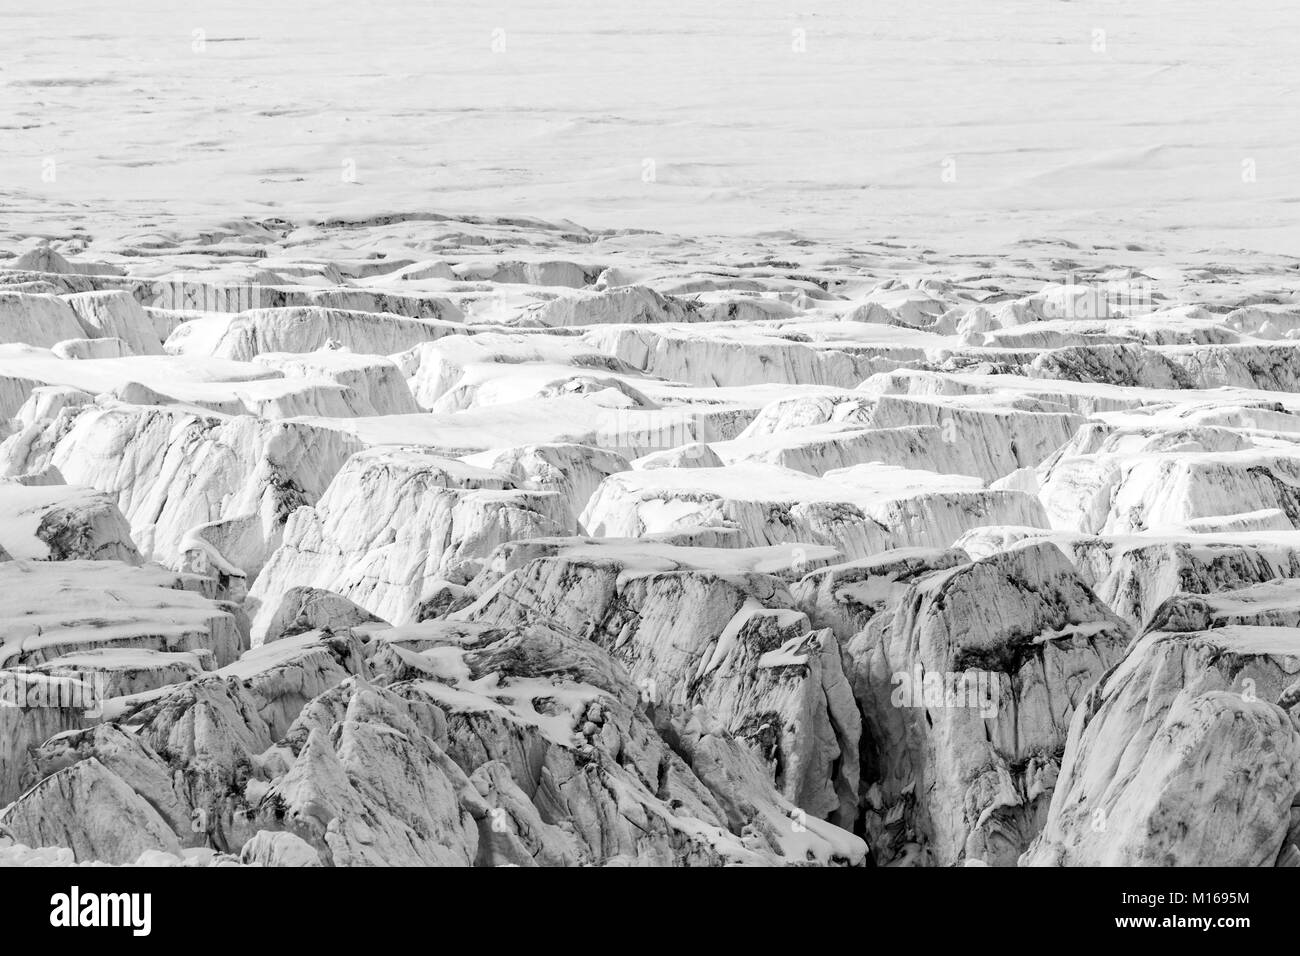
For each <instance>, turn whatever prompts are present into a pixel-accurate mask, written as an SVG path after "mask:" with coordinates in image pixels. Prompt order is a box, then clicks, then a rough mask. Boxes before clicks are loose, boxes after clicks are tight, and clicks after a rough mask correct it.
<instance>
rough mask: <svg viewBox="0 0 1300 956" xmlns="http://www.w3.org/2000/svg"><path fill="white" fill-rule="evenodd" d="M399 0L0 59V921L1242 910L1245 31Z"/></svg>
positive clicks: (1265, 604) (1259, 733)
mask: <svg viewBox="0 0 1300 956" xmlns="http://www.w3.org/2000/svg"><path fill="white" fill-rule="evenodd" d="M445 6H446V5H444V4H434V3H415V2H413V0H400V2H393V3H388V4H384V5H382V6H380V7H377V8H374V9H371V8H369V7H366V6H365V5H359V4H343V3H335V2H327V3H323V4H322V3H312V4H306V3H301V2H289V3H277V4H263V5H260V6H259V7H256V8H255V7H254V6H253V5H252V4H248V3H236V2H234V0H205V2H204V3H202V4H198V3H166V4H164V3H162V2H154V0H149V2H144V3H140V4H132V5H130V9H127V10H123V9H118V8H110V7H109V6H106V5H103V4H97V3H89V2H75V3H71V4H65V5H61V11H60V15H59V17H58V18H57V19H56V18H55V17H54V16H53V14H52V13H51V12H50V11H49V10H48V9H47V8H44V7H39V6H37V7H30V8H24V9H23V10H13V11H5V12H3V13H0V64H2V65H0V85H3V87H4V96H3V98H2V99H0V104H2V105H0V110H3V113H0V120H3V124H2V125H3V127H4V131H3V135H2V136H0V178H2V180H3V183H4V186H3V191H0V211H2V212H3V217H2V218H0V865H5V866H8V865H15V866H28V865H91V864H114V865H128V864H136V863H139V864H144V865H163V864H165V865H172V866H206V865H234V864H247V865H264V866H352V865H383V864H390V865H391V864H398V865H433V866H515V865H518V866H534V865H540V866H579V865H600V866H633V865H654V866H683V865H689V866H697V865H699V866H704V865H799V866H805V865H813V866H822V865H835V866H864V865H871V864H875V865H891V866H917V865H921V866H925V865H936V866H951V865H980V864H984V865H995V866H1015V865H1022V866H1023V865H1047V866H1055V865H1105V864H1118V865H1152V864H1156V865H1180V866H1196V865H1207V864H1233V865H1256V866H1273V865H1300V813H1298V812H1297V810H1296V809H1295V806H1296V804H1297V796H1298V795H1300V714H1298V713H1297V711H1296V710H1295V708H1296V706H1297V705H1300V680H1297V677H1300V397H1298V396H1297V395H1296V392H1297V389H1298V388H1300V259H1297V258H1296V257H1295V256H1294V255H1292V253H1294V252H1295V251H1296V250H1295V243H1294V240H1295V239H1296V235H1295V231H1294V229H1293V228H1292V227H1293V225H1294V217H1293V216H1292V215H1291V214H1290V213H1288V212H1287V210H1288V208H1289V206H1288V202H1293V201H1294V200H1295V198H1296V196H1297V195H1300V189H1298V188H1297V187H1300V179H1297V173H1296V172H1295V163H1294V161H1293V160H1294V155H1293V154H1294V153H1295V151H1296V149H1297V148H1300V140H1298V139H1297V137H1300V133H1297V132H1296V129H1295V124H1294V123H1283V122H1280V119H1281V117H1282V114H1283V109H1284V106H1283V104H1284V103H1285V102H1287V98H1288V97H1290V96H1291V95H1292V94H1293V93H1294V89H1295V80H1296V79H1297V74H1296V69H1295V64H1296V63H1298V62H1300V56H1297V53H1300V50H1298V49H1297V46H1296V44H1297V42H1298V41H1297V40H1296V39H1295V38H1296V36H1297V35H1300V34H1297V32H1296V30H1295V29H1293V28H1294V27H1295V26H1297V25H1300V24H1297V23H1296V22H1295V20H1296V17H1297V14H1296V12H1295V10H1294V9H1293V8H1292V7H1288V6H1285V5H1281V4H1276V3H1269V4H1265V3H1262V2H1245V3H1241V4H1236V5H1233V6H1231V7H1228V6H1224V5H1222V4H1216V3H1211V2H1208V0H1205V2H1198V0H1180V2H1170V3H1164V4H1144V5H1134V4H1116V3H1101V2H1078V3H1068V4H1060V3H1051V4H1048V3H1042V2H1029V0H1013V2H1007V3H1002V4H998V5H997V8H996V9H989V10H984V9H980V10H977V9H976V8H977V7H980V6H981V5H977V4H969V3H964V4H957V3H949V2H939V0H918V2H917V3H912V4H906V5H884V4H875V3H850V2H847V0H843V2H841V0H835V2H828V3H824V4H815V5H813V6H811V7H808V8H806V9H802V8H801V9H791V8H788V7H778V6H777V5H775V4H770V3H766V2H758V3H752V4H744V5H743V9H742V5H741V4H739V3H734V4H733V3H722V4H713V5H710V6H708V7H707V8H706V7H704V6H701V5H698V4H687V3H684V2H678V0H674V2H664V3H648V4H638V5H636V6H635V7H626V8H624V6H623V5H620V6H619V7H618V9H617V11H615V12H604V13H600V14H599V15H597V14H593V12H592V10H591V9H588V8H580V7H579V6H577V5H561V8H560V9H555V8H554V7H555V5H553V4H542V3H535V2H532V0H528V2H519V3H511V4H509V5H505V4H502V5H492V4H489V5H486V6H480V7H475V8H474V9H472V10H469V11H466V10H457V11H456V12H455V13H456V15H455V16H452V15H451V13H450V12H449V11H448V10H447V9H444V8H445ZM73 21H75V23H76V30H75V31H73V32H72V33H69V30H68V29H67V25H68V23H69V22H73ZM1252 31H1266V32H1267V35H1269V36H1270V37H1273V38H1275V41H1276V42H1273V43H1271V44H1270V45H1269V46H1267V47H1261V46H1258V45H1246V44H1243V43H1241V42H1239V39H1240V37H1241V36H1242V35H1250V34H1251V33H1252Z"/></svg>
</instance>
